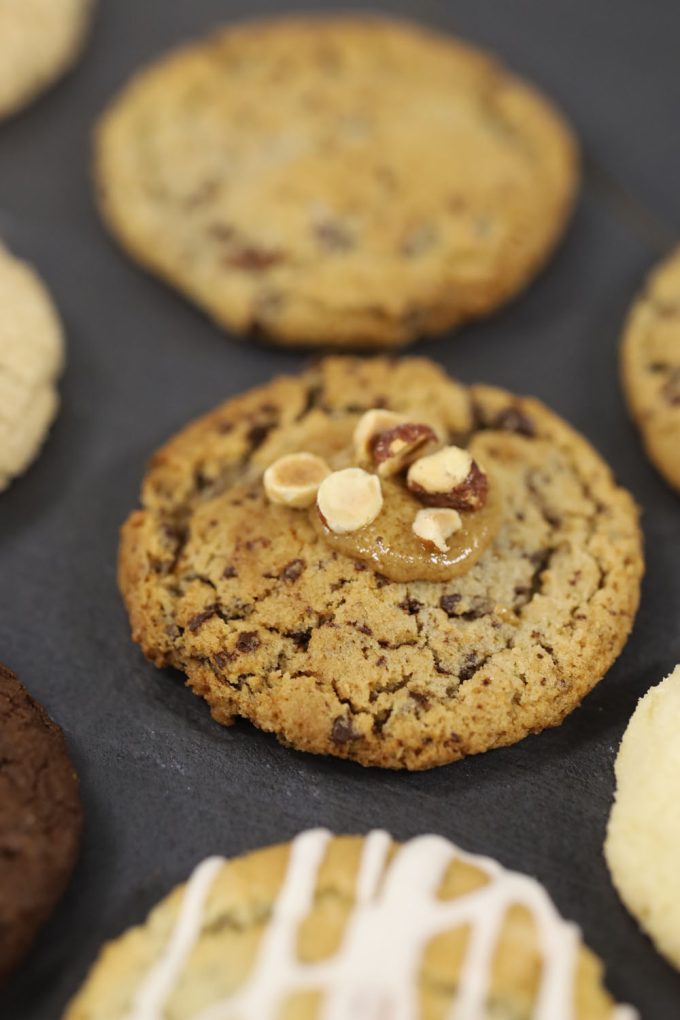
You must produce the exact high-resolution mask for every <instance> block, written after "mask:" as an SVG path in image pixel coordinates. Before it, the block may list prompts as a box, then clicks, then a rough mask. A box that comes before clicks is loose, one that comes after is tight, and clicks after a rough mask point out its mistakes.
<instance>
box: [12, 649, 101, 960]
mask: <svg viewBox="0 0 680 1020" xmlns="http://www.w3.org/2000/svg"><path fill="white" fill-rule="evenodd" d="M80 830H81V807H80V796H79V792H78V779H77V776H76V774H75V772H74V771H73V766H72V765H71V761H70V759H69V756H68V751H67V750H66V744H65V741H64V735H63V733H62V732H61V730H60V729H59V727H58V726H57V725H56V724H55V723H53V722H52V720H51V719H50V718H49V716H48V715H47V712H46V711H45V709H44V708H43V707H42V706H41V705H39V704H38V703H37V702H36V701H34V700H33V698H32V697H31V696H30V694H29V693H28V691H27V690H26V689H25V688H24V687H23V685H22V684H21V683H19V680H18V679H17V677H16V676H15V675H14V673H12V672H11V670H9V669H6V668H5V667H4V666H2V665H0V860H1V861H2V867H0V979H2V978H3V977H4V976H5V975H7V973H8V972H9V971H10V970H12V969H13V967H14V966H16V964H17V963H18V962H19V960H20V959H21V958H22V957H23V956H24V954H25V953H26V951H27V950H28V948H29V947H30V945H31V942H32V941H33V938H34V936H35V935H36V933H37V931H38V929H39V928H40V926H41V925H42V924H43V923H44V921H46V920H47V917H48V916H49V914H50V913H51V911H52V909H53V907H54V906H55V904H56V903H57V901H58V899H59V897H60V896H61V894H62V892H63V890H64V888H65V886H66V883H67V881H68V879H69V877H70V875H71V872H72V870H73V866H74V864H75V860H76V856H77V853H78V847H79V844H80Z"/></svg>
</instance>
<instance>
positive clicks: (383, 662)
mask: <svg viewBox="0 0 680 1020" xmlns="http://www.w3.org/2000/svg"><path fill="white" fill-rule="evenodd" d="M375 664H376V666H386V665H387V659H386V658H385V656H384V655H381V656H380V657H379V658H377V659H376V660H375Z"/></svg>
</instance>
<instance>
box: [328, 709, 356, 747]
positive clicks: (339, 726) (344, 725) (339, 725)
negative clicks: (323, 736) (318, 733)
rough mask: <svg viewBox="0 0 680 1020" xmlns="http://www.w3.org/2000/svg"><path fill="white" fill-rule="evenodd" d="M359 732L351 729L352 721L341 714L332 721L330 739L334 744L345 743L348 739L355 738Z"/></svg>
mask: <svg viewBox="0 0 680 1020" xmlns="http://www.w3.org/2000/svg"><path fill="white" fill-rule="evenodd" d="M359 735H360V734H358V733H355V732H354V730H353V729H352V723H351V721H350V720H349V719H347V718H344V717H343V716H338V718H337V719H336V720H335V721H334V722H333V728H332V729H331V740H332V741H333V743H334V744H347V743H349V742H350V740H357V739H358V737H359Z"/></svg>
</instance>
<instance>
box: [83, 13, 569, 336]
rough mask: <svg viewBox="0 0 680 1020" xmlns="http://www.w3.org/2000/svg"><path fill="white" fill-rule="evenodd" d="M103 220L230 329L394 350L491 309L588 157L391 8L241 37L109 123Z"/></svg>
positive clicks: (169, 61) (231, 34) (474, 64)
mask: <svg viewBox="0 0 680 1020" xmlns="http://www.w3.org/2000/svg"><path fill="white" fill-rule="evenodd" d="M95 162H96V178H97V182H98V191H99V199H100V205H101V210H102V213H103V215H104V218H105V220H106V222H107V223H108V225H109V227H110V228H111V230H112V232H113V233H114V234H115V235H116V237H117V238H118V239H119V241H120V242H121V243H122V245H123V246H124V247H125V248H126V249H127V251H128V252H129V253H130V254H131V255H132V256H133V257H134V258H135V259H137V260H138V261H139V262H140V263H142V264H143V265H144V266H146V267H147V268H149V269H151V270H152V271H153V272H155V273H156V274H158V275H159V276H161V277H163V278H164V279H165V280H166V281H168V282H169V283H171V284H173V285H174V286H175V287H177V288H178V289H179V290H181V291H183V292H184V293H185V294H186V295H187V296H188V297H190V298H191V299H193V300H194V301H195V302H196V303H197V304H198V305H200V306H201V307H202V308H203V309H205V310H206V311H207V312H208V313H209V314H210V315H211V316H212V317H214V319H216V320H217V321H218V322H219V323H221V324H222V325H223V326H225V327H227V329H229V330H232V331H234V332H236V333H253V332H256V333H259V334H264V335H266V336H268V337H269V338H270V339H272V340H274V341H276V342H278V343H282V344H293V345H314V346H316V345H319V344H325V345H334V344H335V345H342V346H371V345H372V346H376V347H394V346H399V345H401V344H404V343H406V342H407V341H409V340H412V339H414V338H416V337H418V336H420V335H423V334H430V333H437V332H440V331H441V330H445V329H448V328H450V327H453V326H456V325H458V324H459V323H460V322H463V321H464V320H466V319H470V318H473V317H476V316H480V315H484V314H486V313H488V312H490V311H492V309H494V308H496V307H497V306H498V305H500V304H502V303H503V302H504V301H506V300H508V299H509V298H510V297H511V296H513V295H514V294H515V293H517V291H519V290H520V289H521V288H522V287H523V286H525V284H526V283H527V282H528V281H529V280H530V279H531V277H532V276H533V275H534V274H535V273H536V271H537V270H538V269H539V267H540V266H541V265H542V263H543V262H544V261H545V260H546V258H547V256H548V255H549V253H550V252H551V251H552V249H553V247H554V245H555V243H556V242H557V240H558V238H559V237H560V235H561V234H562V232H563V229H564V227H565V223H566V220H567V218H568V215H569V213H570V210H571V207H572V204H573V199H574V193H575V190H576V184H577V178H578V170H577V157H576V153H575V144H574V140H573V138H572V136H571V133H570V131H569V130H568V128H567V127H566V126H565V124H564V123H563V121H562V119H561V117H560V115H559V114H558V113H557V112H556V111H555V110H554V109H553V107H552V106H551V105H550V104H549V103H548V102H547V101H546V100H544V99H543V98H542V97H541V96H540V95H539V94H538V93H537V92H536V91H535V90H534V89H533V88H532V87H531V86H529V85H527V84H526V83H524V82H523V81H521V80H520V79H518V78H516V77H515V76H514V75H512V74H510V73H509V72H507V71H506V70H504V69H503V68H502V67H500V66H499V65H498V64H497V63H496V62H495V61H494V60H493V59H492V58H490V57H489V56H487V55H485V54H483V53H481V52H479V51H477V50H475V49H473V48H472V47H470V46H468V45H465V44H463V43H461V42H458V41H456V40H455V39H452V38H447V37H446V36H442V35H435V34H434V33H431V32H428V31H426V30H424V29H420V28H417V27H415V26H413V25H409V24H406V23H402V22H397V21H392V20H389V19H385V18H381V17H377V16H376V17H361V16H347V17H315V16H309V17H299V18H295V17H293V18H285V19H281V20H263V21H258V22H254V23H250V24H243V25H236V26H230V27H228V28H225V29H223V30H221V31H218V32H216V33H214V34H213V35H212V36H210V37H208V38H207V39H203V40H201V41H198V42H194V43H191V44H190V45H187V46H185V47H184V48H183V49H180V50H179V51H177V52H176V53H174V54H171V55H170V56H168V57H166V58H165V59H162V60H161V61H159V62H158V63H156V64H155V65H154V66H152V67H150V68H148V69H147V70H144V71H142V72H141V73H140V74H138V75H137V76H136V77H135V78H134V79H133V80H132V82H131V83H130V84H129V85H128V86H127V87H126V88H125V89H124V91H123V92H122V94H121V95H120V96H119V97H118V98H117V99H116V100H115V101H114V102H113V104H112V105H111V107H110V109H109V110H108V112H107V113H106V114H105V116H104V117H103V119H102V121H101V123H100V126H99V130H98V132H97V139H96V160H95Z"/></svg>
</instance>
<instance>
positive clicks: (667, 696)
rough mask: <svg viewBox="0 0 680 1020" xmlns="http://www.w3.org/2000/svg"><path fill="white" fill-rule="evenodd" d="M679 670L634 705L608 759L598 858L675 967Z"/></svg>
mask: <svg viewBox="0 0 680 1020" xmlns="http://www.w3.org/2000/svg"><path fill="white" fill-rule="evenodd" d="M679 723H680V666H677V667H676V668H675V670H674V671H673V673H671V675H670V676H668V677H666V679H665V680H664V681H663V683H660V684H659V685H658V686H656V687H653V688H652V689H651V690H650V691H649V692H648V693H647V694H646V695H645V696H644V698H642V699H641V701H640V702H639V703H638V706H637V708H636V710H635V712H634V714H633V717H632V719H631V720H630V722H629V724H628V728H627V729H626V732H625V734H624V737H623V740H622V742H621V747H620V749H619V753H618V757H617V759H616V800H615V802H614V807H613V808H612V813H611V817H610V819H609V828H608V831H607V842H606V845H605V853H606V857H607V863H608V864H609V870H610V871H611V875H612V879H613V880H614V885H615V886H616V888H617V890H618V892H619V894H620V896H621V899H622V900H623V902H624V903H625V904H626V906H627V907H628V909H629V910H630V912H631V913H632V914H633V915H634V916H635V917H636V918H637V920H638V921H639V922H640V925H641V926H642V928H644V930H645V931H646V932H647V934H648V935H649V936H650V938H651V939H652V940H653V941H654V944H655V945H656V947H657V949H658V950H659V952H661V953H663V955H664V956H665V957H666V959H667V960H669V961H670V962H671V963H672V964H673V965H674V966H675V967H677V968H678V969H680V869H679V868H678V861H679V860H680V811H679V810H678V790H680V740H678V724H679Z"/></svg>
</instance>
